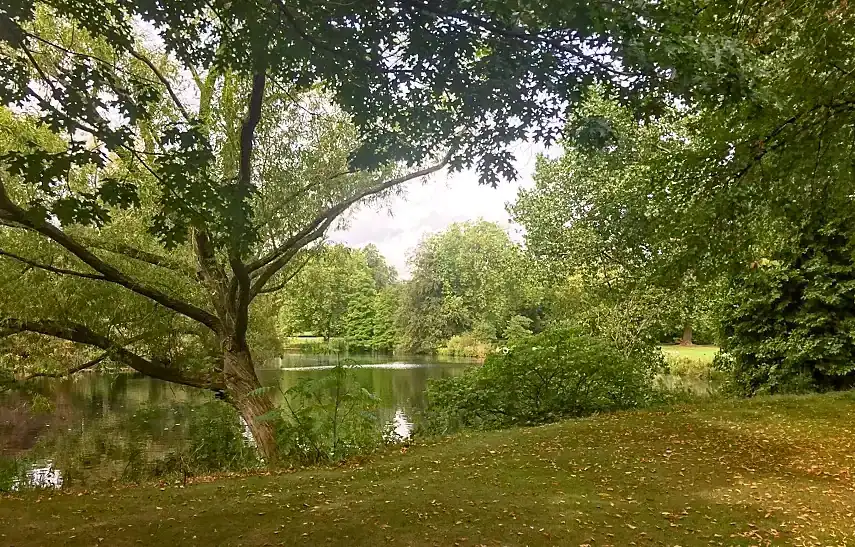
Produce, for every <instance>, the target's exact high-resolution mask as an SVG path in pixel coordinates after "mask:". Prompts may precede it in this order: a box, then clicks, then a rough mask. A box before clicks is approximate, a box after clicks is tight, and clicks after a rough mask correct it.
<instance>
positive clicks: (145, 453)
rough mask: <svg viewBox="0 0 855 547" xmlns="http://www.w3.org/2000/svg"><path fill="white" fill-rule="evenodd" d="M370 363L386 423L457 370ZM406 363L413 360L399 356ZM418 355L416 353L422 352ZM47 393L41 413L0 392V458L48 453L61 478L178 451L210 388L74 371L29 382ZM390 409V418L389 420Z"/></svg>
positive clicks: (290, 378) (363, 371)
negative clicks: (436, 380) (434, 382)
mask: <svg viewBox="0 0 855 547" xmlns="http://www.w3.org/2000/svg"><path fill="white" fill-rule="evenodd" d="M296 357H297V358H296V359H290V360H289V361H288V362H287V363H286V364H285V366H304V367H305V366H307V365H309V366H317V365H330V364H335V362H337V361H338V360H330V359H329V358H328V357H326V356H320V357H317V356H311V357H308V358H306V357H303V356H296ZM360 361H361V362H362V363H366V364H370V365H372V366H370V367H365V368H359V369H357V370H355V371H354V373H355V376H356V379H357V381H358V382H359V383H360V384H361V385H362V386H363V387H364V388H366V389H367V390H369V391H371V392H372V393H374V394H376V395H377V396H378V397H379V399H380V401H381V405H380V406H381V416H380V418H381V419H382V420H383V421H384V422H385V423H389V424H393V425H394V424H395V423H400V422H401V420H402V418H403V419H405V420H408V421H410V420H412V417H413V416H414V414H415V413H416V412H418V411H419V410H421V409H422V408H423V407H424V404H425V400H424V390H425V387H426V385H427V382H428V381H429V380H430V379H432V378H442V377H446V376H450V375H456V374H459V373H460V372H461V371H462V370H463V369H464V367H465V365H464V364H461V363H452V364H438V363H435V362H428V363H424V364H425V366H419V367H416V366H413V367H411V368H394V367H395V366H402V365H401V362H402V361H403V359H402V358H388V359H387V361H388V362H396V363H397V365H391V367H392V368H377V363H378V358H377V357H370V356H369V357H366V356H362V357H361V358H360ZM406 361H407V362H413V361H418V359H406ZM422 362H424V360H423V359H422ZM328 373H329V371H328V370H300V371H282V370H275V369H266V370H260V371H259V376H260V377H261V379H262V382H263V383H265V385H277V386H278V388H279V389H278V390H277V391H280V390H281V392H285V391H287V390H288V389H289V388H291V387H293V386H295V385H296V384H297V383H298V382H299V381H300V380H301V379H305V378H318V377H320V376H322V375H324V374H328ZM34 389H35V391H36V392H37V393H39V394H40V395H42V396H43V397H45V398H46V399H47V400H49V402H50V405H48V406H49V409H48V411H47V412H36V411H35V410H34V409H33V408H32V405H31V403H30V402H29V401H28V399H27V397H25V396H23V395H21V394H6V395H4V396H2V397H0V457H11V456H16V457H20V456H25V457H26V458H27V459H28V460H30V461H34V462H45V461H48V460H52V461H53V464H54V467H55V468H57V469H59V470H61V471H62V475H63V477H64V478H65V480H66V484H69V483H78V482H90V481H91V482H97V481H99V480H104V479H109V478H119V477H121V476H122V475H123V474H125V473H126V472H127V470H128V466H129V465H130V464H131V463H132V462H146V461H149V462H150V461H153V460H155V459H157V458H160V457H164V456H165V455H167V454H169V453H170V452H171V451H180V450H181V449H182V447H184V446H186V444H187V443H188V438H189V437H190V436H191V433H192V432H191V431H190V427H191V425H190V424H191V423H192V422H193V419H194V418H198V416H199V415H198V413H197V411H198V410H199V409H200V405H202V404H203V403H205V402H206V401H210V400H211V395H210V394H209V393H206V392H202V391H199V390H194V389H192V388H182V387H179V386H173V385H168V384H166V383H164V382H160V381H157V380H153V379H150V378H139V377H134V376H132V375H127V374H100V373H91V374H82V375H79V376H77V377H72V378H68V379H62V380H49V379H45V380H44V381H42V382H39V383H38V384H35V385H34ZM396 416H397V419H396Z"/></svg>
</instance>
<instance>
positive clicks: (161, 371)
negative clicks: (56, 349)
mask: <svg viewBox="0 0 855 547" xmlns="http://www.w3.org/2000/svg"><path fill="white" fill-rule="evenodd" d="M24 332H32V333H36V334H42V335H44V336H51V337H53V338H59V339H61V340H68V341H70V342H75V343H78V344H83V345H85V346H91V347H96V348H100V349H102V350H104V351H105V352H106V353H107V355H109V357H110V358H111V359H114V360H116V361H118V362H121V363H124V364H125V365H127V366H129V367H131V368H132V369H134V370H136V371H137V372H139V373H141V374H145V375H146V376H151V377H152V378H157V379H159V380H164V381H166V382H172V383H175V384H182V385H186V386H192V387H198V388H203V389H214V390H216V389H221V388H222V386H220V385H218V384H216V383H215V382H213V381H211V380H210V379H209V378H205V377H198V376H191V375H188V374H185V373H183V372H182V371H181V370H178V369H176V368H174V367H170V366H168V365H165V364H163V363H158V362H154V361H150V360H148V359H146V358H144V357H142V356H140V355H138V354H136V353H134V352H132V351H130V350H128V349H127V348H125V347H124V346H123V345H121V344H119V343H116V342H114V341H113V340H111V339H110V338H108V337H106V336H104V335H101V334H98V333H96V332H95V331H93V330H92V329H90V328H89V327H87V326H85V325H81V324H79V323H73V322H70V321H52V320H33V321H28V320H21V319H15V318H5V319H0V337H3V336H9V335H11V334H17V333H24Z"/></svg>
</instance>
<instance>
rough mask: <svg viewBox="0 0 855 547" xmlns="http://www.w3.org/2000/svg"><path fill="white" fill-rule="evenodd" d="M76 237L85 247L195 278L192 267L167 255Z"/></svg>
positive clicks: (130, 246)
mask: <svg viewBox="0 0 855 547" xmlns="http://www.w3.org/2000/svg"><path fill="white" fill-rule="evenodd" d="M76 239H77V240H78V241H79V242H81V243H83V244H84V245H86V246H87V247H91V248H93V249H100V250H102V251H107V252H108V253H114V254H120V255H123V256H126V257H128V258H132V259H134V260H138V261H140V262H145V263H146V264H151V265H152V266H159V267H161V268H165V269H167V270H172V271H174V272H178V273H183V274H185V275H188V276H190V277H192V278H193V279H196V270H195V269H194V268H193V267H191V266H190V265H188V264H184V263H182V262H180V261H178V260H174V259H172V258H170V257H168V256H163V255H159V254H156V253H151V252H149V251H144V250H142V249H139V248H137V247H134V246H133V245H128V244H127V243H120V242H117V241H106V240H100V239H95V238H90V237H86V236H76Z"/></svg>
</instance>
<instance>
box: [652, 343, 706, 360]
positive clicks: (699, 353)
mask: <svg viewBox="0 0 855 547" xmlns="http://www.w3.org/2000/svg"><path fill="white" fill-rule="evenodd" d="M660 347H661V348H662V353H664V354H665V357H666V358H676V359H689V360H692V361H697V362H699V363H702V364H710V363H712V361H713V359H714V358H715V356H716V354H717V353H718V346H677V345H674V346H670V345H669V346H660Z"/></svg>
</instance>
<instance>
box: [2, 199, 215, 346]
mask: <svg viewBox="0 0 855 547" xmlns="http://www.w3.org/2000/svg"><path fill="white" fill-rule="evenodd" d="M0 211H2V212H3V215H2V216H4V218H9V219H11V220H12V221H14V222H16V223H18V224H21V225H23V226H25V227H27V228H29V229H31V230H33V231H35V232H38V233H40V234H42V235H43V236H45V237H47V238H48V239H50V240H52V241H54V242H56V243H57V244H59V245H60V246H61V247H63V248H65V249H66V250H67V251H68V252H70V253H71V254H73V255H74V256H76V257H77V258H79V259H80V260H82V261H83V262H84V263H85V264H86V265H87V266H89V267H90V268H92V269H93V270H95V271H96V272H99V273H100V274H102V275H103V276H104V279H103V280H104V281H109V282H111V283H115V284H116V285H119V286H122V287H125V288H126V289H128V290H130V291H132V292H135V293H137V294H139V295H141V296H145V297H146V298H148V299H150V300H153V301H155V302H157V303H158V304H160V305H162V306H164V307H166V308H169V309H171V310H173V311H175V312H178V313H180V314H182V315H185V316H187V317H189V318H190V319H193V320H195V321H198V322H199V323H202V324H203V325H205V326H206V327H208V328H210V329H211V330H213V331H215V332H219V331H220V330H221V323H220V320H219V318H218V317H217V316H216V315H214V314H212V313H210V312H208V311H206V310H203V309H202V308H199V307H197V306H194V305H193V304H190V303H188V302H184V301H183V300H179V299H177V298H174V297H172V296H169V295H167V294H165V293H163V292H160V291H159V290H157V289H155V288H153V287H150V286H148V285H145V284H143V283H141V282H139V281H137V280H136V279H134V278H132V277H130V276H128V275H126V274H124V273H123V272H121V271H120V270H119V269H117V268H116V267H115V266H113V265H111V264H108V263H107V262H105V261H104V260H102V259H101V258H99V257H98V256H97V255H95V254H94V253H93V252H92V251H90V250H89V249H88V248H87V247H85V246H84V245H82V244H81V243H79V242H78V241H76V240H75V239H73V238H71V237H70V236H69V235H68V234H66V233H65V232H64V231H62V230H61V229H60V228H58V227H56V226H54V225H53V224H50V223H49V222H45V221H43V220H36V219H35V218H34V217H33V216H32V215H28V214H27V212H26V211H25V210H23V209H21V208H20V207H18V206H17V205H16V204H15V203H13V202H12V201H11V200H10V199H9V197H8V196H7V195H6V191H5V188H4V187H3V184H2V182H0Z"/></svg>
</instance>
